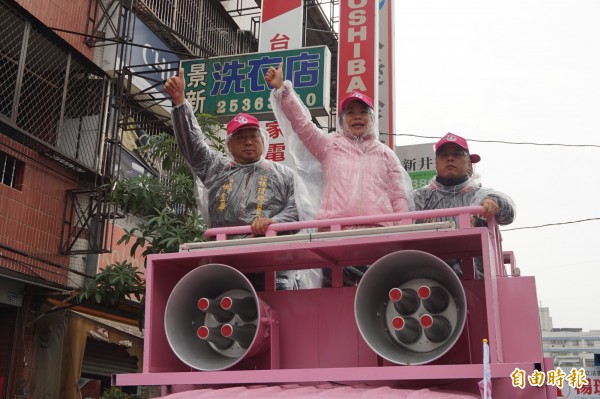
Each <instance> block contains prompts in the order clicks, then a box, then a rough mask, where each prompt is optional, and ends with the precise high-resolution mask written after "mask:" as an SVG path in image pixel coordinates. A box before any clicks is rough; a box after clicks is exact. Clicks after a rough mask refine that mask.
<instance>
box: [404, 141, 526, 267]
mask: <svg viewBox="0 0 600 399" xmlns="http://www.w3.org/2000/svg"><path fill="white" fill-rule="evenodd" d="M434 149H435V170H436V176H435V177H434V178H433V179H432V180H431V182H429V184H428V185H427V186H425V187H421V188H420V189H418V190H416V191H415V196H414V200H415V208H416V210H417V211H422V210H431V209H445V208H457V207H461V206H483V215H481V217H482V218H475V219H474V225H475V226H486V225H487V222H486V219H487V218H490V217H494V218H495V219H496V222H497V223H498V224H499V225H506V224H510V223H512V222H513V220H514V218H515V206H514V203H513V201H512V199H511V198H510V197H509V196H507V195H506V194H504V193H501V192H499V191H496V190H492V189H490V188H484V187H482V186H481V178H480V176H479V175H478V174H477V173H473V164H475V163H477V162H479V161H480V160H481V157H480V156H479V155H477V154H471V153H470V152H469V145H468V143H467V140H465V139H464V138H463V137H461V136H459V135H457V134H454V133H448V134H446V135H445V136H444V137H442V138H441V139H440V140H439V141H438V142H437V143H436V144H435V147H434ZM447 219H448V220H453V219H454V218H452V217H449V218H447ZM431 221H433V220H419V221H418V223H423V222H431ZM436 221H442V220H441V219H438V220H436ZM448 263H451V262H448ZM451 266H452V267H453V268H454V270H455V271H456V272H457V274H459V275H462V270H461V268H460V265H456V263H454V264H451ZM475 266H476V269H475V275H476V277H481V276H482V275H483V271H482V269H481V263H480V262H478V261H477V259H476V262H475Z"/></svg>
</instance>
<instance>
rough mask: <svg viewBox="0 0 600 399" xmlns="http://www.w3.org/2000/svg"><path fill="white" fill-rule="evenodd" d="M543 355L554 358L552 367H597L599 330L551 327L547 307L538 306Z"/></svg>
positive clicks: (599, 348)
mask: <svg viewBox="0 0 600 399" xmlns="http://www.w3.org/2000/svg"><path fill="white" fill-rule="evenodd" d="M540 324H541V326H542V345H543V348H544V356H548V357H552V358H553V359H554V367H560V368H562V369H563V370H565V369H567V370H570V369H571V368H573V367H575V368H581V367H583V368H588V367H598V366H599V365H598V364H597V362H598V360H597V359H598V358H599V357H600V330H592V331H583V330H582V329H581V328H553V326H552V318H551V317H550V311H549V309H548V308H540Z"/></svg>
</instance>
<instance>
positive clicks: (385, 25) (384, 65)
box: [377, 0, 395, 149]
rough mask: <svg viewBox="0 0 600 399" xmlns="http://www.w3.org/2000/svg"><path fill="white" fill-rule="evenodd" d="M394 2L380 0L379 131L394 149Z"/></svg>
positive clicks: (384, 140) (382, 137)
mask: <svg viewBox="0 0 600 399" xmlns="http://www.w3.org/2000/svg"><path fill="white" fill-rule="evenodd" d="M393 4H394V2H393V1H392V0H379V63H378V68H377V69H378V71H377V72H378V75H379V80H378V86H379V131H380V138H381V140H382V141H383V142H384V144H386V145H388V146H389V147H390V148H391V149H394V89H395V86H394V68H393V65H394V64H393V59H394V25H393V23H392V21H393V16H394V13H393V10H394V8H393Z"/></svg>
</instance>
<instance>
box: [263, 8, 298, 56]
mask: <svg viewBox="0 0 600 399" xmlns="http://www.w3.org/2000/svg"><path fill="white" fill-rule="evenodd" d="M302 3H303V2H302V0H263V1H262V7H261V8H262V14H261V20H260V37H259V39H258V51H259V52H266V51H275V50H295V49H298V48H300V47H302V21H303V16H302V10H303V7H302Z"/></svg>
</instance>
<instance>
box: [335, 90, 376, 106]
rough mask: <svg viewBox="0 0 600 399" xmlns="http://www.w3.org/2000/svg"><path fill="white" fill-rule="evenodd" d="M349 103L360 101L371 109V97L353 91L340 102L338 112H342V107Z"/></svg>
mask: <svg viewBox="0 0 600 399" xmlns="http://www.w3.org/2000/svg"><path fill="white" fill-rule="evenodd" d="M351 101H362V102H363V103H365V104H366V105H367V107H369V108H371V109H373V100H371V97H369V96H367V95H366V94H364V93H361V92H360V91H356V90H354V91H353V92H352V93H350V94H348V96H346V98H344V99H343V100H342V103H341V104H340V111H341V110H343V109H344V107H345V106H346V105H347V104H348V103H349V102H351Z"/></svg>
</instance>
